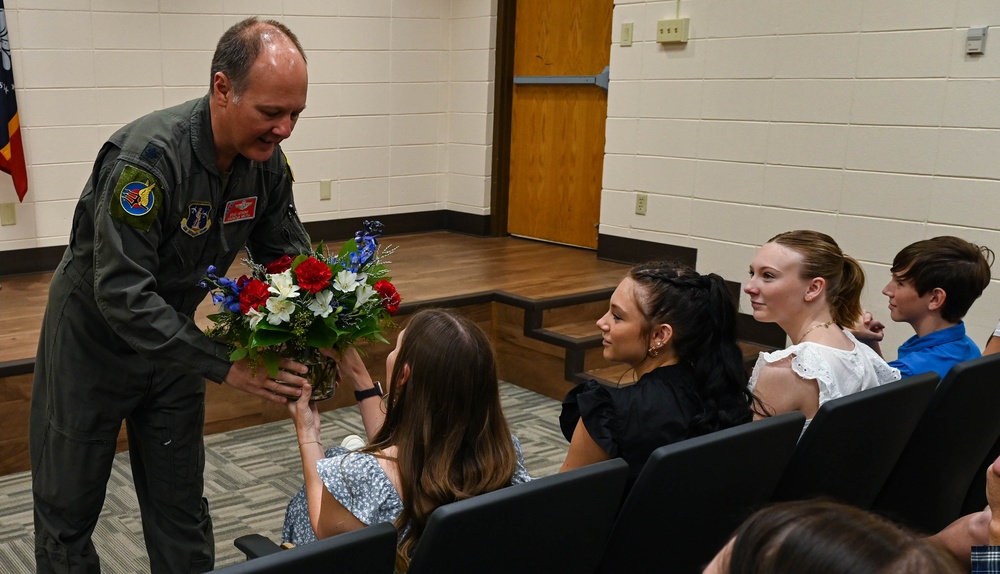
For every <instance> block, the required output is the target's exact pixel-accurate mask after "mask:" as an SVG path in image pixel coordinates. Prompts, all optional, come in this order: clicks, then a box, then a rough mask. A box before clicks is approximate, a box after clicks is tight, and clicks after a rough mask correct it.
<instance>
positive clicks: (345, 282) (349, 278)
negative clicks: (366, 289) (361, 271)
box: [333, 269, 358, 293]
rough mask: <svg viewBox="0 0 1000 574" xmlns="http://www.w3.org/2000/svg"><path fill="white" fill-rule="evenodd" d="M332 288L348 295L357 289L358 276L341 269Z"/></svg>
mask: <svg viewBox="0 0 1000 574" xmlns="http://www.w3.org/2000/svg"><path fill="white" fill-rule="evenodd" d="M333 287H334V289H336V290H337V291H340V292H342V293H350V292H351V291H354V290H355V289H357V288H358V274H357V273H354V272H353V271H348V270H347V269H342V270H341V271H340V272H339V273H337V277H336V278H335V279H334V280H333Z"/></svg>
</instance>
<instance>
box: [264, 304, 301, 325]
mask: <svg viewBox="0 0 1000 574" xmlns="http://www.w3.org/2000/svg"><path fill="white" fill-rule="evenodd" d="M267 310H268V311H270V313H268V315H267V322H268V323H270V324H272V325H280V324H282V323H287V322H289V321H291V320H292V313H293V312H295V303H292V302H291V301H289V300H288V299H282V298H280V297H271V298H269V299H268V300H267Z"/></svg>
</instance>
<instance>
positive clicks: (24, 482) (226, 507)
mask: <svg viewBox="0 0 1000 574" xmlns="http://www.w3.org/2000/svg"><path fill="white" fill-rule="evenodd" d="M501 395H502V398H503V405H504V411H505V412H506V414H507V418H508V420H509V421H510V424H511V428H512V430H513V432H514V434H515V435H517V437H518V438H519V439H520V440H521V445H522V447H523V449H524V455H525V465H526V466H527V468H528V472H530V473H531V475H532V476H535V477H538V476H546V475H549V474H553V473H555V472H556V471H558V470H559V466H560V465H561V464H562V461H563V459H564V458H565V456H566V449H567V447H568V446H569V445H568V444H567V442H566V439H564V438H563V436H562V433H561V432H560V431H559V424H558V416H559V403H558V401H553V400H552V399H549V398H547V397H544V396H542V395H539V394H536V393H533V392H531V391H527V390H524V389H521V388H519V387H516V386H514V385H510V384H507V383H503V384H502V386H501ZM322 418H323V437H324V439H325V441H326V442H327V444H339V443H340V441H341V440H342V438H343V437H345V436H347V435H349V434H361V435H363V434H364V430H363V427H362V425H361V417H360V416H359V415H358V411H357V409H355V408H354V407H349V408H343V409H338V410H335V411H329V412H326V413H323V415H322ZM301 468H302V467H301V463H300V460H299V454H298V449H297V448H295V431H294V429H293V427H292V424H291V423H290V422H288V421H279V422H275V423H270V424H265V425H260V426H257V427H253V428H247V429H240V430H235V431H230V432H225V433H219V434H214V435H210V436H207V437H205V496H206V497H207V498H208V501H209V505H210V506H211V512H212V521H213V523H214V525H215V540H216V549H215V552H216V561H215V565H216V567H217V568H220V567H222V566H225V565H228V564H233V563H235V562H241V561H242V560H243V555H242V554H241V553H240V552H239V551H238V550H237V549H236V548H235V547H234V546H233V539H235V538H237V537H239V536H243V535H244V534H251V533H255V532H256V533H260V534H264V535H266V536H269V537H270V538H271V539H272V540H277V539H278V538H279V537H280V534H281V522H282V519H283V518H284V514H285V505H286V503H287V502H288V499H289V497H290V496H291V495H292V494H294V493H295V491H297V490H298V489H299V487H300V486H301V485H302V471H301ZM138 508H139V506H138V503H137V502H136V499H135V494H134V491H133V488H132V476H131V472H130V471H129V465H128V453H127V452H124V453H120V454H119V455H118V456H117V457H116V458H115V465H114V469H113V471H112V474H111V483H110V484H109V486H108V495H107V500H106V501H105V504H104V510H103V512H102V514H101V519H100V521H99V522H98V524H97V529H96V531H95V532H94V543H95V544H96V545H97V550H98V552H99V553H100V555H101V564H102V570H103V571H104V572H107V573H119V572H122V573H126V572H127V573H132V572H146V571H148V570H149V565H148V562H147V559H146V549H145V545H144V544H143V540H142V525H141V522H140V519H139V510H138ZM32 528H33V526H32V515H31V478H30V476H29V473H27V472H23V473H18V474H12V475H8V476H2V477H0V573H4V574H7V573H22V572H34V564H35V560H34V550H33V548H34V544H33V537H32V534H31V532H32Z"/></svg>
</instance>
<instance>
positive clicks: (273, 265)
mask: <svg viewBox="0 0 1000 574" xmlns="http://www.w3.org/2000/svg"><path fill="white" fill-rule="evenodd" d="M291 268H292V258H291V257H289V256H288V255H282V256H281V259H276V260H274V261H272V262H270V263H268V264H267V265H265V266H264V269H267V272H268V273H270V274H271V275H277V274H278V273H284V272H285V271H288V270H289V269H291Z"/></svg>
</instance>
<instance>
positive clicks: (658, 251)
mask: <svg viewBox="0 0 1000 574" xmlns="http://www.w3.org/2000/svg"><path fill="white" fill-rule="evenodd" d="M597 257H598V258H599V259H607V260H608V261H615V262H617V263H628V264H632V265H634V264H636V263H642V262H643V261H670V260H676V261H680V262H681V263H686V264H688V265H690V266H691V267H694V266H695V264H696V263H697V261H698V250H697V249H695V248H694V247H682V246H680V245H670V244H668V243H653V242H652V241H644V240H642V239H633V238H630V237H618V236H616V235H605V234H603V233H601V234H598V236H597Z"/></svg>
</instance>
